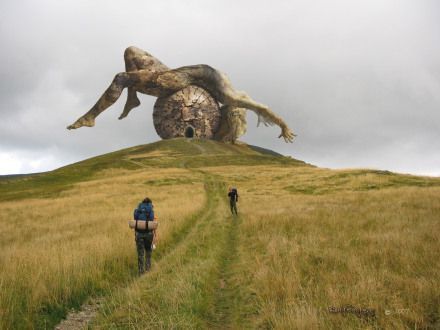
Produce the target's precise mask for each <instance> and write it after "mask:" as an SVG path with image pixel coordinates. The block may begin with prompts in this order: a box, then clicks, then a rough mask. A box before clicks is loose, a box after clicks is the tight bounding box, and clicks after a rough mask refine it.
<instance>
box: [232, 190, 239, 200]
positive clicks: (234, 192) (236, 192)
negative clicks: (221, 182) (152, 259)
mask: <svg viewBox="0 0 440 330" xmlns="http://www.w3.org/2000/svg"><path fill="white" fill-rule="evenodd" d="M231 192H232V194H233V195H234V197H235V198H234V199H235V201H237V202H238V190H237V188H232V189H231Z"/></svg>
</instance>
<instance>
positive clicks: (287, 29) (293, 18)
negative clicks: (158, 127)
mask: <svg viewBox="0 0 440 330" xmlns="http://www.w3.org/2000/svg"><path fill="white" fill-rule="evenodd" d="M0 45H1V51H0V79H1V82H0V115H1V118H0V174H8V173H28V172H36V171H45V170H51V169H54V168H57V167H59V166H62V165H65V164H69V163H72V162H75V161H79V160H82V159H85V158H88V157H91V156H95V155H99V154H102V153H106V152H109V151H113V150H118V149H121V148H124V147H129V146H134V145H139V144H144V143H149V142H153V141H156V140H158V139H159V137H158V136H157V134H156V132H155V130H154V127H153V124H152V108H153V104H154V101H155V98H154V97H151V96H148V95H141V96H140V99H141V102H142V105H141V106H140V107H139V108H137V109H135V110H133V111H132V113H131V114H130V115H129V116H128V117H127V118H125V119H124V120H118V119H117V118H118V116H119V114H120V113H121V111H122V108H123V106H124V103H125V98H126V96H125V95H126V94H125V92H124V94H123V95H122V96H121V98H120V99H119V100H118V102H117V103H116V104H115V105H113V106H112V107H111V108H109V109H108V110H107V111H106V112H104V113H103V114H102V115H101V116H99V117H98V119H97V121H96V126H95V127H94V128H81V129H78V130H73V131H68V130H66V126H67V125H69V124H71V123H73V122H74V121H75V120H76V119H77V118H78V117H79V116H81V115H82V114H84V113H85V112H86V111H87V110H88V109H90V107H91V106H92V105H93V104H94V103H95V102H96V100H97V99H98V97H99V96H100V95H101V94H102V92H103V91H104V90H105V89H106V88H107V86H108V85H109V83H110V82H111V80H112V79H113V77H114V75H115V74H116V73H117V72H120V71H123V70H124V61H123V51H124V49H125V48H126V47H127V46H130V45H135V46H138V47H140V48H143V49H145V50H147V51H149V52H150V53H151V54H153V55H154V56H156V57H157V58H159V59H160V60H161V61H162V62H164V63H165V64H167V65H168V66H169V67H179V66H184V65H191V64H200V63H206V64H209V65H211V66H213V67H215V68H217V69H219V70H221V71H223V72H225V73H226V74H227V75H228V76H229V77H230V79H231V81H232V83H233V84H234V86H235V87H236V88H237V89H239V90H245V91H247V92H248V94H250V95H251V96H252V97H253V98H254V99H255V100H257V101H259V102H261V103H265V104H268V105H269V106H270V107H271V108H272V109H273V110H274V112H276V113H277V114H279V115H281V116H282V117H283V118H284V119H285V121H286V122H287V123H288V124H289V126H290V127H291V128H292V129H293V130H294V131H295V133H296V134H297V135H298V137H297V138H296V140H295V141H294V143H293V144H286V143H284V142H283V141H282V140H280V139H278V138H277V136H278V134H279V128H278V127H268V128H266V127H259V128H257V127H256V122H257V118H256V116H255V115H254V114H253V113H252V112H249V114H248V117H247V119H248V132H247V134H246V135H245V136H244V137H242V140H243V141H245V142H247V143H250V144H254V145H259V146H262V147H266V148H270V149H273V150H275V151H278V152H280V153H283V154H285V155H291V156H293V157H294V158H298V159H302V160H304V161H306V162H308V163H312V164H315V165H318V166H320V167H329V168H352V167H362V168H376V169H385V170H392V171H397V172H405V173H415V174H424V175H436V176H439V175H440V2H439V1H436V0H432V1H431V0H426V1H425V0H356V1H355V0H333V1H328V0H313V1H310V0H285V1H284V0H273V1H266V0H264V1H263V0H261V1H260V0H240V1H238V0H234V1H233V0H222V1H220V0H185V1H179V0H175V1H171V0H139V1H135V0H133V1H109V0H101V1H85V0H84V1H79V0H40V1H30V0H28V1H26V0H20V1H13V0H3V1H1V2H0Z"/></svg>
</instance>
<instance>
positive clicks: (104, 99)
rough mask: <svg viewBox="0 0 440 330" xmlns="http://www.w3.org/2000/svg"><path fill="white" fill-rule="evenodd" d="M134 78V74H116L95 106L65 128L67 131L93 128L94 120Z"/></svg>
mask: <svg viewBox="0 0 440 330" xmlns="http://www.w3.org/2000/svg"><path fill="white" fill-rule="evenodd" d="M134 78H135V75H134V74H128V73H126V72H121V73H118V74H117V75H116V76H115V78H114V79H113V82H112V83H111V84H110V86H109V87H108V88H107V90H106V91H105V92H104V94H102V96H101V97H100V98H99V100H98V102H96V104H95V105H94V106H93V107H92V108H91V109H90V110H89V111H88V112H87V113H86V114H85V115H83V116H82V117H80V118H79V119H78V120H77V121H76V122H74V123H73V124H72V125H69V126H67V129H75V128H79V127H82V126H87V127H93V126H95V118H96V117H97V116H98V115H99V114H100V113H101V112H103V111H104V110H105V109H107V108H108V107H109V106H111V105H112V104H113V103H115V102H116V100H117V99H118V98H119V96H120V95H121V93H122V90H123V89H124V88H125V87H129V86H130V85H132V84H133V81H134V80H135V79H134Z"/></svg>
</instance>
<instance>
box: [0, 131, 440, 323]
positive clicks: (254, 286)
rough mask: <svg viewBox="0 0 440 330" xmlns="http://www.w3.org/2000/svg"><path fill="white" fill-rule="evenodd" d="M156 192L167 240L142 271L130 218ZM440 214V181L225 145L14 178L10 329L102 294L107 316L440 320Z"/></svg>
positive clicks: (124, 155) (1, 272)
mask: <svg viewBox="0 0 440 330" xmlns="http://www.w3.org/2000/svg"><path fill="white" fill-rule="evenodd" d="M231 185H233V186H237V187H238V189H239V193H240V200H239V203H238V207H239V213H240V214H239V216H238V217H235V218H234V217H232V216H231V214H230V212H229V209H228V201H227V197H226V189H227V187H228V186H231ZM145 196H149V197H151V199H152V200H153V203H154V205H155V210H156V212H157V214H158V217H159V221H160V230H159V235H160V236H159V244H158V248H157V250H156V251H155V253H154V255H153V268H152V270H151V272H150V273H148V274H147V275H144V276H142V277H138V276H137V274H136V272H137V266H136V256H135V253H136V252H135V245H134V236H133V232H132V231H131V230H130V229H129V228H128V226H127V220H129V219H130V218H131V216H132V212H133V209H134V207H135V206H136V205H137V203H138V202H139V201H140V200H141V199H142V198H144V197H145ZM439 218H440V179H439V178H429V177H418V176H411V175H401V174H395V173H391V172H387V171H372V170H361V169H356V170H328V169H320V168H317V167H314V166H311V165H309V164H306V163H304V162H302V161H298V160H295V159H292V158H290V157H284V156H280V155H278V154H276V153H274V152H271V151H270V150H265V149H262V148H258V147H250V146H245V145H225V144H221V143H218V142H214V141H203V140H187V139H173V140H165V141H159V142H156V143H152V144H148V145H142V146H137V147H133V148H128V149H124V150H120V151H117V152H113V153H109V154H106V155H102V156H99V157H95V158H91V159H88V160H85V161H82V162H79V163H75V164H72V165H69V166H65V167H63V168H60V169H57V170H55V171H52V172H47V173H39V174H35V175H26V176H16V177H2V178H0V226H1V228H2V229H1V231H0V246H1V250H0V266H1V268H0V327H1V328H5V329H7V328H46V327H47V328H50V327H53V326H54V325H55V324H57V323H58V322H59V321H60V319H61V318H63V317H65V315H66V313H67V312H68V310H69V309H71V308H74V309H78V308H80V306H81V305H82V304H83V303H84V302H86V301H87V300H88V299H89V298H91V297H102V303H101V304H100V307H99V309H98V314H97V316H96V317H95V318H94V319H93V321H92V325H91V326H93V327H97V328H139V329H143V328H221V329H224V328H289V329H291V328H304V329H313V328H330V329H348V328H362V329H363V328H393V329H394V328H429V327H432V328H435V327H438V326H439V325H440V323H439V322H440V316H439V315H440V312H439V306H440V293H439V286H438V278H440V267H439V264H440V261H439V258H438V251H439V242H438V233H439V232H440V230H439V227H440V226H439V221H438V220H439ZM344 306H345V307H347V306H351V308H352V309H351V312H347V309H350V308H347V309H346V310H345V312H342V311H341V310H340V309H341V308H342V307H344ZM338 308H339V310H338ZM360 308H363V310H358V309H360ZM373 310H374V315H373Z"/></svg>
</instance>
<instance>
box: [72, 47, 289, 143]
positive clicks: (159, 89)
mask: <svg viewBox="0 0 440 330" xmlns="http://www.w3.org/2000/svg"><path fill="white" fill-rule="evenodd" d="M124 60H125V70H126V71H125V72H120V73H118V74H117V75H116V76H115V78H114V79H113V82H112V83H111V84H110V86H109V87H108V88H107V90H106V91H105V92H104V94H103V95H102V96H101V97H100V98H99V100H98V101H97V102H96V104H95V105H94V106H93V107H92V108H91V109H90V110H89V111H88V112H87V113H86V114H84V115H83V116H82V117H80V118H79V119H78V120H77V121H76V122H75V123H73V124H72V125H69V126H68V127H67V128H68V129H76V128H79V127H82V126H88V127H92V126H94V125H95V118H96V117H97V116H98V115H99V114H100V113H101V112H103V111H104V110H106V109H107V108H108V107H110V106H111V105H112V104H113V103H115V102H116V100H117V99H118V98H119V96H120V95H121V93H122V91H123V89H124V88H127V89H128V94H127V101H126V103H125V106H124V110H123V112H122V114H121V115H120V117H119V119H123V118H125V117H126V116H127V115H128V113H129V112H130V111H131V110H132V109H133V108H135V107H137V106H139V105H140V101H139V99H138V98H137V95H136V93H137V92H139V93H144V94H148V95H152V96H156V97H158V100H157V101H156V104H155V106H154V111H153V120H154V124H155V128H156V131H157V133H158V134H159V136H160V137H162V138H170V137H177V136H187V137H193V136H194V137H204V138H213V139H217V140H220V141H225V142H228V141H229V142H235V140H236V139H237V138H238V137H239V136H240V135H242V134H244V133H245V132H246V119H245V110H252V111H254V112H255V113H256V114H257V115H258V123H260V122H263V123H264V124H265V125H274V124H275V125H278V126H279V127H280V128H281V134H280V136H279V137H283V138H284V140H285V141H286V142H292V141H293V138H294V136H295V134H293V132H292V131H291V130H290V128H289V127H288V126H287V124H286V123H285V122H284V121H283V119H281V118H280V117H278V116H277V115H276V114H275V113H273V112H272V111H271V110H270V109H269V107H267V106H266V105H263V104H260V103H257V102H255V101H254V100H252V99H251V98H250V97H249V96H248V95H247V94H246V93H244V92H241V91H236V90H235V89H234V88H233V87H232V84H231V83H230V81H229V79H228V78H227V77H226V75H225V74H223V73H222V72H220V71H218V70H216V69H214V68H212V67H210V66H208V65H204V64H200V65H192V66H184V67H180V68H177V69H169V68H168V67H167V66H166V65H164V64H163V63H161V62H160V61H159V60H158V59H156V58H155V57H154V56H152V55H151V54H149V53H147V52H146V51H143V50H141V49H139V48H136V47H128V48H127V49H126V50H125V52H124ZM219 103H220V104H221V105H222V106H221V107H220V106H219Z"/></svg>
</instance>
